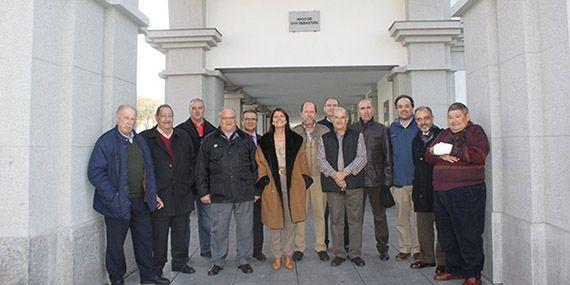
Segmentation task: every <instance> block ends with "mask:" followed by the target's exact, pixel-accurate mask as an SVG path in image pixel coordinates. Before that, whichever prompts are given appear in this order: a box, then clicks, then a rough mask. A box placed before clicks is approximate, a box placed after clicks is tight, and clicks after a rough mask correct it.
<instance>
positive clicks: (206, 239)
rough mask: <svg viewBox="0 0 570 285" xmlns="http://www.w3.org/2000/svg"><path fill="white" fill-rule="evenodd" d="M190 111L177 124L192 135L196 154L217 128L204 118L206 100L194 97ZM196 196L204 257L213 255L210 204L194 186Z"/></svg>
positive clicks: (188, 232) (188, 229) (201, 251)
mask: <svg viewBox="0 0 570 285" xmlns="http://www.w3.org/2000/svg"><path fill="white" fill-rule="evenodd" d="M188 111H189V112H190V118H188V120H186V121H185V122H184V123H181V124H179V125H178V126H176V129H182V130H184V131H186V133H188V134H189V135H190V138H191V139H192V148H193V150H194V155H195V156H197V155H198V150H199V149H200V144H201V143H202V139H203V138H204V137H205V136H207V135H208V134H209V133H211V132H213V131H214V130H216V127H214V125H212V124H210V122H208V121H207V120H206V119H204V111H205V107H204V101H203V100H202V99H200V98H194V99H192V100H190V106H189V107H188ZM192 187H193V188H192V190H193V192H194V196H195V198H196V208H197V211H198V238H199V241H200V255H201V256H204V257H211V256H212V253H211V252H210V227H211V225H212V221H211V218H210V206H209V205H206V204H204V203H202V202H201V201H200V199H199V197H198V195H197V194H198V192H197V190H196V186H192ZM187 234H188V236H190V227H188V228H187Z"/></svg>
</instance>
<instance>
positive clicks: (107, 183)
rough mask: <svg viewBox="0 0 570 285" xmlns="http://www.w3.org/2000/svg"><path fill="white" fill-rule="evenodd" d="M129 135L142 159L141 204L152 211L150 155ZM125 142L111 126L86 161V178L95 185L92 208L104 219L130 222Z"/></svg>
mask: <svg viewBox="0 0 570 285" xmlns="http://www.w3.org/2000/svg"><path fill="white" fill-rule="evenodd" d="M133 133H134V140H135V141H136V142H137V144H138V146H139V147H140V149H141V152H142V154H143V157H144V166H145V173H144V184H143V187H144V190H145V202H146V204H147V206H148V209H149V210H150V211H151V212H152V211H154V210H155V209H156V206H157V204H156V179H155V176H154V167H153V164H152V156H151V153H150V149H149V148H148V145H147V143H146V141H145V139H144V138H143V137H142V136H141V135H138V134H137V133H135V131H133ZM128 143H129V142H128V140H127V139H126V138H125V137H124V136H123V135H121V133H119V130H118V129H117V127H115V128H113V129H111V130H109V131H107V132H106V133H104V134H103V135H102V136H101V137H99V139H98V140H97V142H96V143H95V147H94V148H93V152H92V153H91V158H90V159H89V166H88V169H87V177H88V178H89V182H91V184H93V186H95V195H94V197H93V209H95V211H97V212H99V213H100V214H101V215H103V216H105V217H109V218H116V219H123V220H130V219H131V200H130V199H129V189H128V188H129V187H128V171H127V144H128Z"/></svg>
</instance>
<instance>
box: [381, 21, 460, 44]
mask: <svg viewBox="0 0 570 285" xmlns="http://www.w3.org/2000/svg"><path fill="white" fill-rule="evenodd" d="M388 30H389V32H390V36H392V37H393V38H394V39H395V40H396V41H397V42H400V43H402V45H403V46H407V45H409V44H411V43H452V42H453V41H454V39H455V38H456V37H457V36H459V35H461V34H462V32H463V25H462V24H461V22H460V21H459V20H441V21H395V22H394V23H392V25H391V26H390V28H389V29H388Z"/></svg>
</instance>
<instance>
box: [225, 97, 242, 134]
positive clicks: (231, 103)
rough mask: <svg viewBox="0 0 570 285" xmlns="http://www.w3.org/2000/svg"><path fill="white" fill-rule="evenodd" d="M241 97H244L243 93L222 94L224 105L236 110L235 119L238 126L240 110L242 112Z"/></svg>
mask: <svg viewBox="0 0 570 285" xmlns="http://www.w3.org/2000/svg"><path fill="white" fill-rule="evenodd" d="M243 98H245V95H244V94H242V93H225V94H224V107H225V108H233V109H234V110H236V119H237V122H238V126H239V125H240V124H241V112H242V104H241V100H242V99H243Z"/></svg>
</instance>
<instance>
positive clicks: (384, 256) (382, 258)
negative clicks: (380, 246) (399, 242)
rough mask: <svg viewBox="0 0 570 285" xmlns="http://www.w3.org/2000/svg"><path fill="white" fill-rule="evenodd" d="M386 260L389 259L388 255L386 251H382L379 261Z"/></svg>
mask: <svg viewBox="0 0 570 285" xmlns="http://www.w3.org/2000/svg"><path fill="white" fill-rule="evenodd" d="M388 259H390V255H388V252H387V251H383V252H381V253H380V260H382V261H386V260H388Z"/></svg>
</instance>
